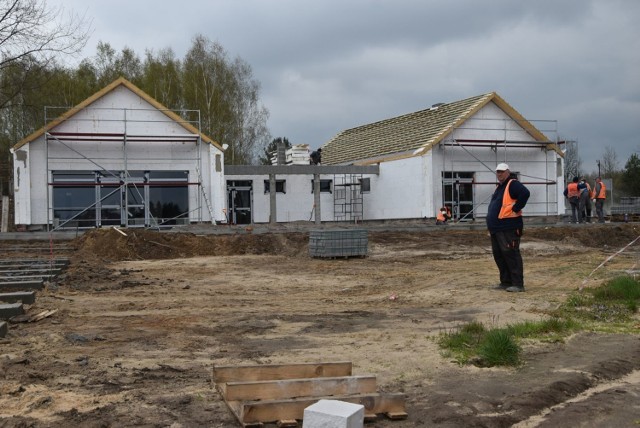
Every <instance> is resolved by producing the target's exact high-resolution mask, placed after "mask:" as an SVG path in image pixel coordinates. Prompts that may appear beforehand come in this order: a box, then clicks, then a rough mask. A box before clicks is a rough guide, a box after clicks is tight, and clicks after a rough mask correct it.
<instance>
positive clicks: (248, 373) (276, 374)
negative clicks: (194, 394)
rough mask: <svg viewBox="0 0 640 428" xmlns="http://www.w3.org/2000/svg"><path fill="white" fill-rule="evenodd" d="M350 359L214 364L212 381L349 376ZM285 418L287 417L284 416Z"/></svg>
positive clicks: (350, 369) (350, 368) (351, 365)
mask: <svg viewBox="0 0 640 428" xmlns="http://www.w3.org/2000/svg"><path fill="white" fill-rule="evenodd" d="M352 368H353V364H352V363H351V361H340V362H331V363H302V364H270V365H267V364H265V365H251V366H217V367H216V366H214V367H213V373H212V379H213V382H214V383H227V382H243V381H244V382H249V381H261V380H274V379H304V378H317V377H337V376H351V371H352ZM285 419H287V418H285Z"/></svg>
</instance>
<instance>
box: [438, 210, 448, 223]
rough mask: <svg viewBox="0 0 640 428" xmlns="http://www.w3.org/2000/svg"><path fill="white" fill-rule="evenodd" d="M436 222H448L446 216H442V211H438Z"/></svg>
mask: <svg viewBox="0 0 640 428" xmlns="http://www.w3.org/2000/svg"><path fill="white" fill-rule="evenodd" d="M436 220H438V221H446V218H445V217H444V214H442V211H438V215H437V216H436Z"/></svg>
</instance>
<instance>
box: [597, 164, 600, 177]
mask: <svg viewBox="0 0 640 428" xmlns="http://www.w3.org/2000/svg"><path fill="white" fill-rule="evenodd" d="M596 163H597V164H598V177H600V160H597V161H596Z"/></svg>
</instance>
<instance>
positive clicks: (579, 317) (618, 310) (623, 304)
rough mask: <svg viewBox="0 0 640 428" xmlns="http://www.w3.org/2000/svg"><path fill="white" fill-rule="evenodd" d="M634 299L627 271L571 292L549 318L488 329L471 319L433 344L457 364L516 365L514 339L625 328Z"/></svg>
mask: <svg viewBox="0 0 640 428" xmlns="http://www.w3.org/2000/svg"><path fill="white" fill-rule="evenodd" d="M639 304H640V282H638V281H637V280H636V279H634V278H632V277H630V276H620V277H616V278H614V279H612V280H611V281H609V282H607V283H605V284H603V285H602V286H600V287H597V288H593V289H587V290H585V291H583V292H580V293H576V294H573V295H571V296H570V297H569V298H568V299H567V301H566V302H565V303H564V304H562V305H561V306H560V308H558V309H557V310H556V311H554V313H553V314H552V317H551V318H550V319H547V320H542V321H525V322H521V323H517V324H512V325H508V326H506V327H504V328H494V329H487V328H486V327H485V326H484V325H483V324H482V323H479V322H477V321H474V322H471V323H468V324H464V325H462V326H460V327H459V328H457V329H456V330H455V331H452V332H447V333H442V334H440V337H439V339H438V344H439V345H440V347H441V348H443V349H445V350H446V351H447V353H448V355H451V356H453V357H454V358H455V359H456V361H458V362H459V363H460V364H467V363H469V362H472V363H473V364H475V365H478V366H481V367H493V366H517V365H519V364H520V362H521V361H520V354H521V349H520V346H519V345H518V340H520V339H525V338H531V339H539V340H545V339H548V338H556V339H557V338H560V337H564V336H566V335H568V334H569V333H571V332H573V331H576V330H580V329H582V328H585V327H586V326H588V327H589V328H594V327H596V328H599V329H602V330H604V329H607V328H609V329H610V328H612V327H614V326H615V327H616V328H621V326H622V328H624V326H627V328H628V326H629V324H631V322H632V321H633V316H634V314H636V313H637V312H638V305H639Z"/></svg>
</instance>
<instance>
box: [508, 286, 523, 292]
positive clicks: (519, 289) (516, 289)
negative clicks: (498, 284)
mask: <svg viewBox="0 0 640 428" xmlns="http://www.w3.org/2000/svg"><path fill="white" fill-rule="evenodd" d="M507 291H508V292H510V293H521V292H523V291H524V287H522V286H518V285H512V286H511V287H509V288H507Z"/></svg>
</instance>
